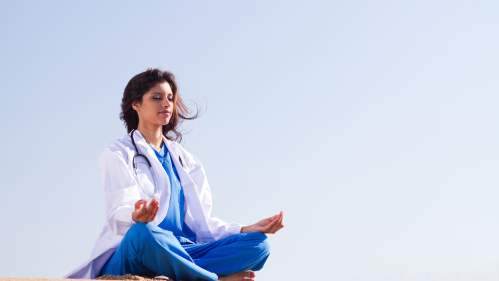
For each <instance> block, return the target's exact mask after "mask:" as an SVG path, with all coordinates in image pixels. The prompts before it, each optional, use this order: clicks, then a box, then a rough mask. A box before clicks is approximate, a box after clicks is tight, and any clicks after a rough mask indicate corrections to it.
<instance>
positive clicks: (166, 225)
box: [149, 143, 196, 244]
mask: <svg viewBox="0 0 499 281" xmlns="http://www.w3.org/2000/svg"><path fill="white" fill-rule="evenodd" d="M149 146H151V145H150V144H149ZM151 148H152V149H153V150H154V153H155V154H156V157H158V160H159V162H160V163H161V165H162V166H163V168H164V169H165V171H166V173H167V174H168V177H169V178H170V186H171V195H170V205H169V207H168V211H167V212H166V217H165V219H164V220H163V221H162V222H161V223H160V224H159V225H158V226H159V227H161V228H162V229H164V230H168V231H171V232H172V233H173V235H175V237H177V240H178V241H179V242H180V244H193V243H194V242H192V241H196V234H195V233H194V232H193V231H192V230H191V229H190V228H189V227H188V226H187V224H185V223H184V215H185V213H184V206H185V199H184V190H183V189H182V186H181V185H180V178H179V176H178V173H177V169H176V168H175V165H173V161H172V158H171V156H170V152H169V151H168V149H167V148H166V145H165V143H163V147H162V148H161V151H160V152H158V151H157V150H156V149H154V147H152V146H151Z"/></svg>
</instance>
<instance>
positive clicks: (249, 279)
mask: <svg viewBox="0 0 499 281" xmlns="http://www.w3.org/2000/svg"><path fill="white" fill-rule="evenodd" d="M255 276H256V274H255V273H254V272H253V271H251V270H248V271H239V272H236V273H234V274H231V275H227V276H219V277H218V281H255V279H253V278H255Z"/></svg>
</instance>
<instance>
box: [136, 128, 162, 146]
mask: <svg viewBox="0 0 499 281" xmlns="http://www.w3.org/2000/svg"><path fill="white" fill-rule="evenodd" d="M137 131H139V132H140V133H141V134H142V136H143V137H144V139H145V140H146V141H147V142H148V143H150V144H151V145H152V146H153V147H154V148H155V149H156V150H160V149H161V144H162V143H163V128H162V126H157V125H147V124H142V123H140V121H139V125H138V126H137Z"/></svg>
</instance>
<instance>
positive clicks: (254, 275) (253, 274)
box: [244, 270, 256, 278]
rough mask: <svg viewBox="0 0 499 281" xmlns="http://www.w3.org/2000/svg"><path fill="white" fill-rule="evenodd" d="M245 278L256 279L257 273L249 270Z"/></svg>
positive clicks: (245, 273)
mask: <svg viewBox="0 0 499 281" xmlns="http://www.w3.org/2000/svg"><path fill="white" fill-rule="evenodd" d="M244 277H249V278H255V277H256V274H255V272H253V271H251V270H248V271H245V272H244Z"/></svg>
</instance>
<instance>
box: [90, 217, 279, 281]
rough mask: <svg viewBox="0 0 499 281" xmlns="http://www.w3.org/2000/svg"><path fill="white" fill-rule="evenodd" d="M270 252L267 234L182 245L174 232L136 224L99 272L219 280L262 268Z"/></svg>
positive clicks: (189, 279) (250, 234)
mask: <svg viewBox="0 0 499 281" xmlns="http://www.w3.org/2000/svg"><path fill="white" fill-rule="evenodd" d="M269 254H270V243H269V241H268V239H267V236H266V235H265V234H263V233H260V232H249V233H239V234H235V235H232V236H229V237H227V238H224V239H220V240H218V241H213V242H209V243H202V244H184V245H181V244H180V242H179V241H178V240H177V238H176V237H175V236H174V235H173V233H172V232H170V231H167V230H164V229H162V228H160V227H158V226H155V225H154V224H152V223H137V224H135V225H134V226H132V227H131V228H130V229H129V230H128V232H127V233H126V234H125V237H124V238H123V241H122V242H121V244H120V245H119V246H118V248H117V249H116V252H115V253H114V254H113V255H112V256H111V257H110V258H109V260H108V261H107V262H106V264H104V267H103V268H102V271H101V273H100V275H106V274H110V275H125V274H127V273H130V274H133V275H139V276H156V275H165V276H167V277H169V278H172V279H174V280H185V281H191V280H213V281H216V280H218V276H217V275H229V274H232V273H235V272H238V271H245V270H253V271H257V270H260V269H261V268H262V267H263V265H264V264H265V261H266V260H267V258H268V256H269Z"/></svg>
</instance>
